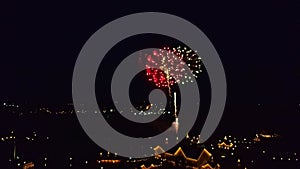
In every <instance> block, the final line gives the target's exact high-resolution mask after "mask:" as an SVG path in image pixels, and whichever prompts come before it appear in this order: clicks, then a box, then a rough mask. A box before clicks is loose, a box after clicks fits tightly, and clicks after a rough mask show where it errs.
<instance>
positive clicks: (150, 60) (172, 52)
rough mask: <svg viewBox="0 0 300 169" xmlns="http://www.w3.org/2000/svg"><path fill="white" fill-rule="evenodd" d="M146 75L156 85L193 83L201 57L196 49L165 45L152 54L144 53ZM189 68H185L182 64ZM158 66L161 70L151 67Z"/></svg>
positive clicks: (199, 66)
mask: <svg viewBox="0 0 300 169" xmlns="http://www.w3.org/2000/svg"><path fill="white" fill-rule="evenodd" d="M146 59H147V64H146V75H147V77H148V80H149V81H152V82H153V83H154V84H155V85H156V86H157V87H168V88H170V86H172V85H174V84H175V83H178V84H179V83H181V84H184V83H193V82H194V80H193V79H194V78H192V77H191V76H190V73H189V72H188V71H191V73H192V76H194V77H195V78H197V77H198V75H199V73H200V72H202V70H201V58H200V57H199V56H198V55H197V51H193V50H191V49H188V48H187V47H181V46H178V47H177V48H170V47H165V48H164V49H158V50H154V51H153V53H152V54H146ZM185 64H186V65H187V66H188V67H189V68H190V70H186V69H185V68H184V65H185ZM154 65H155V66H158V67H159V68H160V69H161V70H158V69H154V68H152V67H153V66H154Z"/></svg>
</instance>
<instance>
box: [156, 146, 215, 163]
mask: <svg viewBox="0 0 300 169" xmlns="http://www.w3.org/2000/svg"><path fill="white" fill-rule="evenodd" d="M153 150H154V153H155V158H156V159H161V160H162V161H166V162H167V163H168V164H170V165H171V166H173V167H185V168H193V169H219V168H220V165H218V164H217V165H215V167H214V168H213V167H212V166H211V164H212V154H211V153H210V152H208V151H207V150H206V149H205V148H204V149H203V150H202V152H201V153H200V155H199V157H198V158H196V159H194V158H190V157H187V156H186V155H185V153H184V151H183V150H182V148H181V147H179V148H178V149H177V151H176V152H175V153H174V154H171V153H168V152H165V151H164V150H163V149H162V148H161V147H160V146H157V147H155V148H154V149H153Z"/></svg>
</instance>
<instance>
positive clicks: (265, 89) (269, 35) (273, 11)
mask: <svg viewBox="0 0 300 169" xmlns="http://www.w3.org/2000/svg"><path fill="white" fill-rule="evenodd" d="M299 8H300V6H299V4H295V3H289V2H285V1H279V0H276V1H273V2H268V3H267V2H264V3H262V2H259V3H242V2H230V3H229V2H222V3H213V2H212V3H207V2H206V3H200V4H196V3H195V2H188V1H178V2H172V3H161V2H155V1H148V2H144V1H140V3H133V2H112V1H109V2H108V3H105V4H92V3H75V2H69V3H62V2H57V3H54V2H51V3H40V2H39V3H37V2H36V3H24V2H23V3H17V2H7V3H4V4H1V5H0V20H1V26H0V55H1V62H0V76H1V80H0V83H1V88H0V100H2V101H13V102H19V103H22V104H25V103H37V104H38V103H45V104H56V103H68V102H71V101H72V93H71V86H72V81H71V80H72V72H73V68H74V65H75V61H76V58H77V56H78V54H79V52H80V50H81V47H82V46H83V45H84V43H85V42H86V40H87V39H88V38H89V37H90V36H91V35H92V34H93V33H94V32H95V31H96V30H98V29H99V28H100V27H102V26H103V25H105V24H106V23H108V22H110V21H112V20H114V19H117V18H119V17H121V16H124V15H127V14H132V13H136V12H144V11H157V12H166V13H170V14H174V15H177V16H179V17H182V18H184V19H186V20H188V21H190V22H192V23H193V24H195V25H197V26H198V27H199V28H200V29H201V30H202V31H203V32H204V33H205V34H206V35H207V36H208V38H209V39H210V40H211V42H212V43H213V44H214V46H215V48H216V50H217V51H218V53H219V55H220V58H221V60H222V62H223V66H224V69H225V72H226V77H227V85H228V95H227V103H226V108H225V112H224V116H223V119H222V121H221V123H220V126H219V128H218V131H230V132H237V131H240V130H242V131H246V132H248V131H249V132H255V131H256V130H257V129H263V128H266V129H270V130H274V131H277V132H279V133H284V134H285V135H288V134H290V133H293V132H294V131H295V130H297V129H299V125H298V124H299V123H298V121H299V119H300V115H299V114H300V90H299V86H300V57H299V56H300V55H299V54H300V53H299V50H298V49H299V44H300V17H299V16H300V14H299V10H298V9H299ZM297 13H298V14H297Z"/></svg>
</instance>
